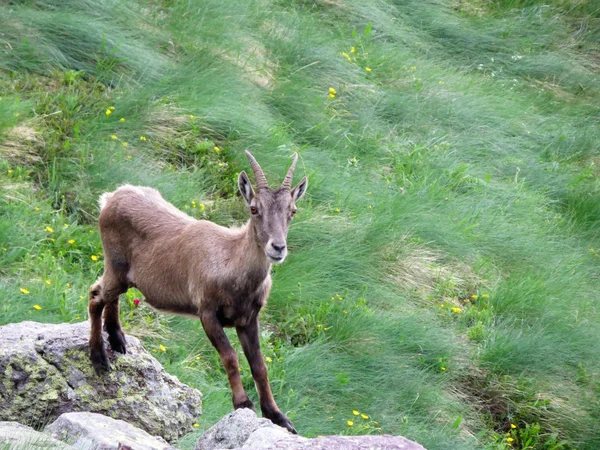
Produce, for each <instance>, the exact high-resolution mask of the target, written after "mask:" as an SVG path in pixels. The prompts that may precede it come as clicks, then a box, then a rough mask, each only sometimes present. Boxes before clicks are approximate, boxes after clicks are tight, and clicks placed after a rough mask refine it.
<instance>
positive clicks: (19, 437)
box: [0, 422, 75, 450]
mask: <svg viewBox="0 0 600 450" xmlns="http://www.w3.org/2000/svg"><path fill="white" fill-rule="evenodd" d="M0 448H1V449H5V448H7V449H8V448H9V449H11V450H18V449H23V450H25V449H33V448H40V449H42V448H43V449H45V450H75V449H74V448H73V447H71V446H70V445H67V444H65V443H63V442H59V441H57V440H56V439H53V438H52V437H50V436H48V435H46V434H43V433H40V432H39V431H35V430H34V429H33V428H30V427H26V426H25V425H21V424H20V423H17V422H0Z"/></svg>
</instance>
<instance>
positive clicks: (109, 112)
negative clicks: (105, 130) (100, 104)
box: [104, 109, 112, 117]
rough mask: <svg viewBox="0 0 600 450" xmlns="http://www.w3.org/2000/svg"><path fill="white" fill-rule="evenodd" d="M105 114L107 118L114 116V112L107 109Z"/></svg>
mask: <svg viewBox="0 0 600 450" xmlns="http://www.w3.org/2000/svg"><path fill="white" fill-rule="evenodd" d="M104 114H106V116H107V117H108V116H110V115H111V114H112V111H111V110H110V109H107V110H106V111H104Z"/></svg>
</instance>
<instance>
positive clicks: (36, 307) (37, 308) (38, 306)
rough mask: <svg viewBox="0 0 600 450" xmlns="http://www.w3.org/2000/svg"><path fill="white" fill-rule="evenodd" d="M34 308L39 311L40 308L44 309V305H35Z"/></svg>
mask: <svg viewBox="0 0 600 450" xmlns="http://www.w3.org/2000/svg"><path fill="white" fill-rule="evenodd" d="M33 309H35V310H36V311H39V310H40V309H42V307H41V306H40V305H33Z"/></svg>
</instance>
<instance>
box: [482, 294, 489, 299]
mask: <svg viewBox="0 0 600 450" xmlns="http://www.w3.org/2000/svg"><path fill="white" fill-rule="evenodd" d="M481 298H490V294H483V295H482V296H481Z"/></svg>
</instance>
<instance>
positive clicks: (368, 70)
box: [365, 67, 373, 72]
mask: <svg viewBox="0 0 600 450" xmlns="http://www.w3.org/2000/svg"><path fill="white" fill-rule="evenodd" d="M365 70H366V71H367V72H370V71H371V70H373V69H371V68H370V67H365Z"/></svg>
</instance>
